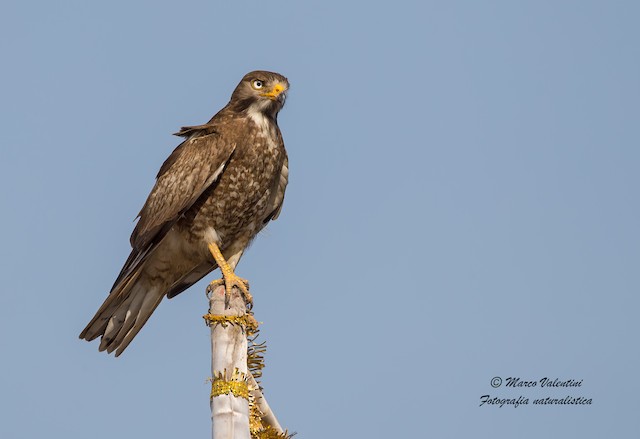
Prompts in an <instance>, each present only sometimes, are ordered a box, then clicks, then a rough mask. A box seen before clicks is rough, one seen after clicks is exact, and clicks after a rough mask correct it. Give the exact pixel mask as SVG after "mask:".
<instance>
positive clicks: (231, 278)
mask: <svg viewBox="0 0 640 439" xmlns="http://www.w3.org/2000/svg"><path fill="white" fill-rule="evenodd" d="M209 251H210V252H211V255H212V256H213V259H215V261H216V263H217V264H218V267H220V271H221V272H222V279H216V280H214V281H213V282H211V283H210V284H209V287H208V288H207V289H208V290H209V291H213V290H214V289H215V288H216V287H218V286H220V285H224V291H225V296H226V301H227V303H229V299H230V298H231V290H232V289H233V287H237V288H238V290H240V294H242V297H244V300H245V302H247V303H248V304H249V305H251V306H253V297H252V296H251V294H250V293H249V281H247V280H246V279H242V278H241V277H238V276H236V274H235V273H234V272H233V269H232V268H231V267H230V266H229V264H228V263H227V261H226V260H225V259H224V256H222V252H221V251H220V248H218V246H217V245H216V244H214V243H211V244H209Z"/></svg>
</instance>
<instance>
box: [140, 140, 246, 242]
mask: <svg viewBox="0 0 640 439" xmlns="http://www.w3.org/2000/svg"><path fill="white" fill-rule="evenodd" d="M234 150H235V144H234V143H232V142H225V141H224V139H223V138H222V137H221V136H219V135H218V134H215V133H214V134H209V135H204V136H199V137H192V138H190V139H188V140H185V141H184V142H183V143H181V144H180V145H179V146H178V147H177V148H176V149H175V150H174V151H173V153H172V154H171V155H170V156H169V158H168V159H167V160H166V161H165V163H164V164H163V165H162V167H161V168H160V172H159V173H158V177H157V180H156V184H155V186H154V187H153V189H152V190H151V193H150V194H149V197H148V198H147V201H146V202H145V204H144V206H143V207H142V210H141V211H140V214H139V217H140V220H139V221H138V224H136V227H135V229H134V230H133V233H132V234H131V245H132V247H133V248H134V249H136V250H139V251H142V250H143V249H145V248H146V247H147V245H148V244H150V243H151V242H152V241H153V242H159V241H160V240H161V239H162V237H163V236H164V235H165V234H166V232H167V231H168V230H169V229H170V228H171V226H173V224H174V223H175V222H176V221H177V220H178V218H180V215H182V214H183V213H184V212H185V211H187V210H188V209H189V208H190V207H191V206H192V205H193V204H194V203H195V202H196V200H197V199H198V198H199V197H200V195H202V193H203V192H204V191H205V190H206V189H207V188H209V187H210V186H211V185H212V184H214V183H215V182H216V181H217V180H218V178H219V177H220V175H221V174H222V171H223V170H224V168H225V166H226V165H227V164H228V163H229V160H230V159H231V156H232V155H233V152H234Z"/></svg>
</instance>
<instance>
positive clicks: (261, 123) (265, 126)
mask: <svg viewBox="0 0 640 439" xmlns="http://www.w3.org/2000/svg"><path fill="white" fill-rule="evenodd" d="M267 105H269V102H256V103H254V104H251V106H249V108H247V114H248V115H249V118H250V119H251V120H252V121H254V122H255V124H256V125H258V127H259V128H260V130H261V131H262V132H263V133H264V134H268V133H269V119H267V118H266V117H265V115H264V113H263V112H262V110H264V108H266V106H267Z"/></svg>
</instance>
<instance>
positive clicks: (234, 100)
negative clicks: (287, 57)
mask: <svg viewBox="0 0 640 439" xmlns="http://www.w3.org/2000/svg"><path fill="white" fill-rule="evenodd" d="M287 90H289V81H288V80H287V78H285V77H284V76H282V75H280V74H278V73H273V72H266V71H262V70H257V71H255V72H251V73H247V74H246V75H244V78H242V81H240V84H238V86H237V87H236V89H235V90H234V91H233V94H232V95H231V100H230V101H229V106H230V107H231V108H232V109H234V110H235V111H251V112H260V113H263V114H265V115H267V116H270V117H273V118H275V117H276V115H277V114H278V111H280V109H281V108H282V106H283V105H284V101H285V99H286V97H287Z"/></svg>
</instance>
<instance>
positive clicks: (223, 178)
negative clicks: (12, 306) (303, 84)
mask: <svg viewBox="0 0 640 439" xmlns="http://www.w3.org/2000/svg"><path fill="white" fill-rule="evenodd" d="M288 89H289V82H288V80H287V78H285V77H284V76H282V75H280V74H278V73H273V72H266V71H255V72H251V73H248V74H246V75H245V76H244V78H242V81H240V83H239V84H238V86H237V87H236V88H235V90H234V92H233V94H232V95H231V99H230V101H229V103H228V104H227V105H226V106H225V107H224V108H223V109H222V110H220V111H219V112H218V113H217V114H216V115H215V116H213V118H211V120H210V121H209V122H207V123H206V124H204V125H197V126H189V127H183V128H182V129H181V130H180V131H179V132H178V133H176V135H177V136H182V137H184V138H185V140H184V141H183V142H182V143H181V144H180V145H179V146H178V147H177V148H176V149H175V150H174V151H173V152H172V153H171V155H170V156H169V158H168V159H167V160H166V161H165V162H164V163H163V164H162V167H161V168H160V171H159V172H158V175H157V178H156V183H155V186H154V187H153V189H152V190H151V193H150V194H149V197H148V198H147V201H146V202H145V204H144V206H143V207H142V210H141V211H140V213H139V215H138V216H139V220H138V223H137V224H136V226H135V229H134V230H133V233H132V235H131V246H132V248H133V249H132V251H131V254H130V255H129V258H128V259H127V261H126V262H125V264H124V267H123V268H122V271H121V272H120V274H119V276H118V278H117V279H116V281H115V283H114V285H113V287H112V288H111V292H110V293H109V296H108V297H107V299H106V300H105V301H104V303H103V304H102V306H101V307H100V309H98V312H97V313H96V315H95V316H94V317H93V319H92V320H91V321H90V322H89V324H88V325H87V327H86V328H85V329H84V330H83V331H82V333H81V334H80V338H82V339H85V340H87V341H91V340H94V339H96V338H98V337H100V336H102V339H101V342H100V347H99V350H100V351H104V350H106V351H107V352H108V353H111V352H113V351H115V352H116V356H119V355H120V354H122V352H123V351H124V350H125V349H126V348H127V346H129V343H131V340H133V338H134V337H135V336H136V334H137V333H138V332H139V331H140V329H141V328H142V326H143V325H144V324H145V323H146V322H147V320H148V319H149V317H150V316H151V313H153V311H154V310H155V309H156V307H157V306H158V304H159V303H160V301H161V300H162V298H163V297H165V296H166V297H168V298H172V297H175V296H176V295H178V294H180V293H181V292H183V291H184V290H186V289H187V288H189V287H190V286H191V285H193V284H194V283H196V282H197V281H199V280H200V279H202V277H204V276H205V275H207V274H208V273H210V272H211V271H212V270H214V269H216V268H218V267H219V268H220V271H221V272H222V279H219V280H217V281H213V282H212V286H215V285H222V284H223V285H225V289H226V294H227V296H228V295H229V294H230V293H231V289H232V288H233V287H237V288H238V289H239V290H240V291H241V293H242V294H243V296H244V297H245V299H246V300H247V301H248V302H251V300H252V299H251V295H250V294H249V291H248V283H247V281H246V280H244V279H241V278H240V277H238V276H236V274H235V272H234V270H235V267H236V265H237V264H238V261H239V260H240V257H241V256H242V253H243V252H244V250H245V249H246V248H247V246H248V245H249V243H250V242H251V241H252V240H253V238H254V237H255V236H256V235H257V233H258V232H259V231H260V230H261V229H262V228H264V227H265V226H266V225H267V223H268V222H269V221H271V220H274V219H276V218H277V217H278V215H279V214H280V210H281V209H282V202H283V200H284V192H285V189H286V187H287V181H288V175H289V164H288V159H287V152H286V150H285V148H284V142H283V140H282V134H281V133H280V129H279V128H278V123H277V116H278V112H279V111H280V109H281V108H282V106H283V105H284V102H285V98H286V95H287V90H288Z"/></svg>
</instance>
